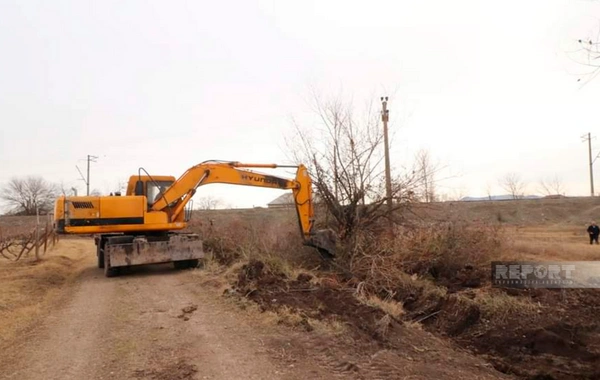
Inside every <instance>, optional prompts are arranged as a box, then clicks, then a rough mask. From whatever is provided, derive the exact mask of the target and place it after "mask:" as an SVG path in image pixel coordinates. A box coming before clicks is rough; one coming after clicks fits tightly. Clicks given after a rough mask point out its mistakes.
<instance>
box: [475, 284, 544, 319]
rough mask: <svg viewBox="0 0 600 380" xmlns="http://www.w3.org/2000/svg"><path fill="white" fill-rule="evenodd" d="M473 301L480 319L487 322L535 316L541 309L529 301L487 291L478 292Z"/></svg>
mask: <svg viewBox="0 0 600 380" xmlns="http://www.w3.org/2000/svg"><path fill="white" fill-rule="evenodd" d="M473 301H474V302H475V303H476V304H477V305H478V306H479V309H480V310H481V312H482V317H483V318H484V319H488V320H492V319H493V320H495V321H504V320H506V319H507V318H508V317H514V316H519V315H520V316H527V315H531V314H536V313H537V312H538V311H540V309H541V307H540V306H539V305H538V304H536V303H534V302H532V301H531V300H529V299H526V298H522V297H511V296H509V295H507V294H506V293H503V292H494V291H492V290H489V289H488V290H487V291H486V292H479V293H478V294H477V295H476V297H475V298H474V299H473Z"/></svg>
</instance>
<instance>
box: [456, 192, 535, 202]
mask: <svg viewBox="0 0 600 380" xmlns="http://www.w3.org/2000/svg"><path fill="white" fill-rule="evenodd" d="M540 198H544V197H541V196H539V195H524V196H522V197H520V198H519V199H540ZM460 200H461V201H467V202H468V201H513V200H515V199H513V196H512V195H510V194H504V195H492V196H489V197H463V198H461V199H460Z"/></svg>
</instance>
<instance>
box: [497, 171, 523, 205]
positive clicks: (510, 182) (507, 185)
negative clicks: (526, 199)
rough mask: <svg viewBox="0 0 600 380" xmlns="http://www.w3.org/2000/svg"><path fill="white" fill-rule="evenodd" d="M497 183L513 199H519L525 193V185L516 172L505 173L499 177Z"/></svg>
mask: <svg viewBox="0 0 600 380" xmlns="http://www.w3.org/2000/svg"><path fill="white" fill-rule="evenodd" d="M499 184H500V186H501V187H502V188H503V189H504V190H505V191H507V192H508V193H509V194H510V195H511V196H512V198H513V199H521V198H523V196H524V195H525V188H526V185H525V183H524V182H523V181H522V180H521V177H520V176H519V174H517V173H507V174H506V175H505V176H504V177H502V178H501V179H500V181H499Z"/></svg>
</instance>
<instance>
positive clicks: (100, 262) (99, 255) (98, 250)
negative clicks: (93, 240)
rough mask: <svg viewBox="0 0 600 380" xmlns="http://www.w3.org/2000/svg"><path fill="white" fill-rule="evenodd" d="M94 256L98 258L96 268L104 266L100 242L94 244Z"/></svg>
mask: <svg viewBox="0 0 600 380" xmlns="http://www.w3.org/2000/svg"><path fill="white" fill-rule="evenodd" d="M96 257H97V259H98V268H100V269H102V268H104V251H103V250H102V247H101V245H100V242H98V244H97V245H96Z"/></svg>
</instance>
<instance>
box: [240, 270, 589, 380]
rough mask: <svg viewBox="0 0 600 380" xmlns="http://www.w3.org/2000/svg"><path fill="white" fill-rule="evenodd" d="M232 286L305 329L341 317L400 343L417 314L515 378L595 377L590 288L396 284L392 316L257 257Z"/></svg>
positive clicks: (385, 343) (348, 292)
mask: <svg viewBox="0 0 600 380" xmlns="http://www.w3.org/2000/svg"><path fill="white" fill-rule="evenodd" d="M234 288H235V289H236V291H237V292H238V293H239V294H241V295H243V296H246V297H247V298H248V299H250V300H253V301H254V302H256V303H257V304H258V305H259V306H260V308H261V309H262V310H264V311H280V310H282V309H286V310H288V311H292V312H293V313H296V314H298V315H300V316H302V320H301V321H299V322H298V326H303V327H305V328H306V329H307V330H309V331H310V330H311V329H312V327H311V323H310V321H311V320H323V321H341V322H342V323H343V324H344V325H345V326H348V327H350V332H351V333H352V334H353V338H354V339H355V340H357V341H362V342H367V341H368V342H371V343H375V344H377V345H378V346H379V347H382V348H387V349H394V348H398V349H399V348H401V347H402V346H403V345H405V344H406V341H405V340H404V341H403V329H405V327H404V326H403V325H402V322H403V321H405V322H408V321H412V322H414V321H417V322H420V323H421V324H422V326H423V328H424V329H426V330H427V331H429V332H432V333H434V334H436V335H438V336H441V337H444V338H445V339H449V340H450V341H451V342H454V344H457V345H459V346H460V347H462V348H464V349H467V350H469V351H470V352H472V353H474V354H475V355H478V356H480V357H483V358H485V359H486V360H487V361H489V362H490V363H491V364H492V365H493V366H494V367H495V368H496V369H497V370H499V371H501V372H503V373H506V374H510V375H513V376H516V377H518V378H523V379H557V380H558V379H567V380H569V379H599V378H600V318H599V316H600V291H597V290H595V289H587V290H580V289H568V290H567V289H564V290H562V291H561V290H560V289H559V290H553V289H532V290H519V291H516V290H514V289H506V290H503V289H490V288H479V289H473V288H472V287H470V286H468V287H465V288H463V289H462V290H457V289H455V290H456V291H454V292H451V293H444V292H436V291H431V290H430V289H429V291H427V289H425V290H424V289H422V288H421V289H420V288H418V287H415V288H410V289H408V288H403V289H398V291H397V292H396V293H395V298H396V300H397V301H401V302H402V303H403V305H404V314H403V315H402V316H401V317H397V316H396V317H395V318H394V317H391V316H390V315H388V314H386V313H385V312H384V311H382V310H381V309H380V308H378V307H373V306H369V305H368V304H365V303H363V302H361V301H359V299H358V298H357V297H356V288H355V287H351V286H349V285H347V284H345V283H343V282H342V281H341V280H339V279H338V278H336V277H335V276H333V275H328V277H324V278H319V279H318V280H317V279H315V278H313V276H312V275H309V274H300V275H298V276H297V278H294V279H288V278H286V276H285V275H283V274H281V273H277V272H273V271H271V270H270V269H269V268H268V267H267V266H266V265H265V264H264V263H263V262H262V261H256V260H255V261H251V262H249V263H248V264H246V265H244V266H243V267H242V268H241V269H240V271H239V273H238V277H237V281H236V283H235V284H234ZM482 294H483V296H482ZM482 297H483V298H482ZM405 335H406V334H405V333H404V338H405Z"/></svg>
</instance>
